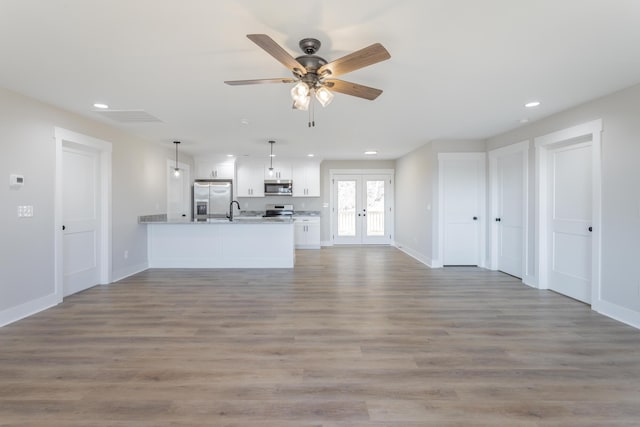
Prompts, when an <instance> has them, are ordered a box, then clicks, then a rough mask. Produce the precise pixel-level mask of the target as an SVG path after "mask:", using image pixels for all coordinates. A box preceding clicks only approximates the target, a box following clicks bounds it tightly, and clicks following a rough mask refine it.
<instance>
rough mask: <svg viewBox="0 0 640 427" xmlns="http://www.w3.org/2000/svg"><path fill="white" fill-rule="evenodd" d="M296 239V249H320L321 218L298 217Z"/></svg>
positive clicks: (295, 230) (296, 219) (295, 223)
mask: <svg viewBox="0 0 640 427" xmlns="http://www.w3.org/2000/svg"><path fill="white" fill-rule="evenodd" d="M294 239H295V246H296V249H320V218H319V217H317V216H316V217H296V218H295V221H294Z"/></svg>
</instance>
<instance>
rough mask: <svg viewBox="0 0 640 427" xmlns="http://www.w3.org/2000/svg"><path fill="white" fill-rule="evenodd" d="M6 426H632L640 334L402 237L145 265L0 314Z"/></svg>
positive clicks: (1, 410) (0, 408)
mask: <svg viewBox="0 0 640 427" xmlns="http://www.w3.org/2000/svg"><path fill="white" fill-rule="evenodd" d="M0 425H2V426H18V425H19V426H42V425H46V426H71V427H73V426H131V425H133V426H143V427H144V426H154V427H155V426H160V427H162V426H227V427H234V426H237V427H240V426H243V427H244V426H250V427H251V426H266V427H275V426H278V427H293V426H295V427H307V426H309V427H311V426H314V427H347V426H349V427H362V426H379V427H381V426H388V427H400V426H403V427H416V426H434V425H437V426H468V425H474V426H638V425H640V331H638V330H636V329H633V328H631V327H628V326H626V325H624V324H621V323H619V322H616V321H614V320H611V319H609V318H606V317H603V316H601V315H599V314H597V313H595V312H593V311H591V310H590V308H589V307H587V306H585V305H584V304H581V303H579V302H577V301H574V300H571V299H569V298H566V297H563V296H561V295H558V294H555V293H553V292H550V291H540V290H535V289H531V288H529V287H527V286H524V285H522V284H521V283H519V281H518V280H517V279H514V278H513V277H510V276H508V275H505V274H502V273H499V272H490V271H486V270H482V269H478V268H446V269H437V270H432V269H429V268H427V267H425V266H423V265H422V264H420V263H418V262H417V261H415V260H414V259H412V258H410V257H408V256H407V255H405V254H403V253H402V252H400V251H398V250H396V249H394V248H391V247H334V248H328V249H322V250H319V251H298V252H297V260H296V267H295V269H291V270H280V269H278V270H263V269H261V270H236V269H234V270H148V271H145V272H143V273H140V274H137V275H135V276H132V277H130V278H128V279H125V280H122V281H120V282H118V283H114V284H111V285H109V286H98V287H94V288H91V289H89V290H87V291H84V292H81V293H78V294H76V295H73V296H70V297H68V298H66V299H65V301H64V303H63V304H61V305H59V306H57V307H54V308H51V309H49V310H46V311H44V312H41V313H39V314H36V315H34V316H31V317H29V318H27V319H24V320H21V321H18V322H16V323H14V324H11V325H8V326H6V327H4V328H0Z"/></svg>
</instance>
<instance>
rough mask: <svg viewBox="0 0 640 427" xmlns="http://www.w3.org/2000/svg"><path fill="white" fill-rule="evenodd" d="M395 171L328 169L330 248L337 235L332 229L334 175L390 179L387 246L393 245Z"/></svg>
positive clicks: (333, 225)
mask: <svg viewBox="0 0 640 427" xmlns="http://www.w3.org/2000/svg"><path fill="white" fill-rule="evenodd" d="M395 173H396V171H395V169H329V188H330V191H329V200H330V201H329V206H330V212H329V241H330V242H331V246H333V245H335V239H334V235H335V234H337V233H336V231H335V230H334V227H336V226H337V224H335V219H334V213H335V208H336V207H335V206H333V204H334V203H333V201H334V200H335V179H334V177H335V175H359V176H362V175H388V176H389V178H390V179H391V182H392V184H391V185H390V188H391V197H392V200H391V203H390V208H391V212H390V218H389V224H390V227H391V229H390V234H391V238H390V241H389V245H393V244H394V241H395V235H396V233H395V216H394V213H395V209H396V207H395V204H396V202H395V191H394V190H395Z"/></svg>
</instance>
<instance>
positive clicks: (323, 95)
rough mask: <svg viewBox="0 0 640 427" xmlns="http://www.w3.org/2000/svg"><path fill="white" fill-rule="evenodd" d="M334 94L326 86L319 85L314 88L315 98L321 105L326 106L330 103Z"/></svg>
mask: <svg viewBox="0 0 640 427" xmlns="http://www.w3.org/2000/svg"><path fill="white" fill-rule="evenodd" d="M334 96H335V95H334V94H333V93H331V91H330V90H329V89H327V88H326V87H321V88H319V89H317V90H316V99H317V100H318V102H319V103H320V104H321V105H322V106H323V107H326V106H327V105H329V104H331V101H333V97H334Z"/></svg>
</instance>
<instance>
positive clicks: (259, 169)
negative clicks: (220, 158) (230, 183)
mask: <svg viewBox="0 0 640 427" xmlns="http://www.w3.org/2000/svg"><path fill="white" fill-rule="evenodd" d="M236 171H237V175H238V179H237V181H236V182H237V194H236V196H238V197H264V162H263V161H262V160H258V161H256V160H249V159H247V160H242V159H241V160H239V161H238V164H237V165H236Z"/></svg>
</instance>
